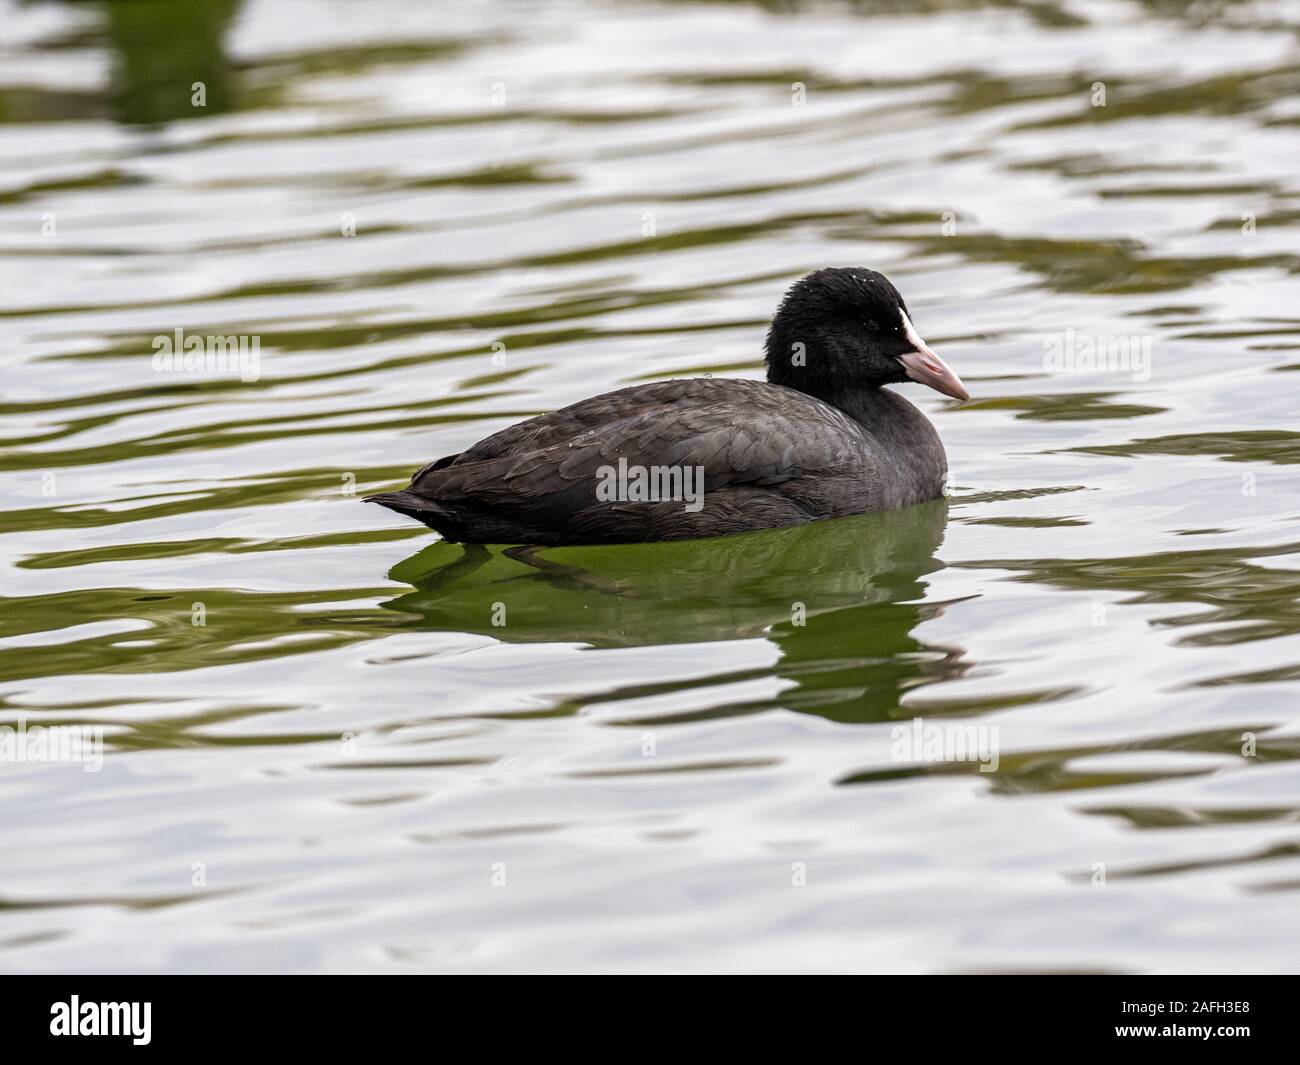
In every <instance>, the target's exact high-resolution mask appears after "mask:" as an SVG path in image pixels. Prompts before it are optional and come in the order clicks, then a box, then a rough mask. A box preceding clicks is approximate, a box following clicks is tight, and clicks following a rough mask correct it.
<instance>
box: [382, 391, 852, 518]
mask: <svg viewBox="0 0 1300 1065" xmlns="http://www.w3.org/2000/svg"><path fill="white" fill-rule="evenodd" d="M673 383H677V384H680V382H665V384H673ZM736 383H737V382H735V381H729V382H728V384H729V385H735V384H736ZM759 387H760V388H762V389H763V391H762V392H761V393H750V392H749V390H748V389H745V390H742V392H741V394H739V395H737V394H736V393H735V392H733V391H731V390H719V389H710V390H709V391H710V392H711V401H709V400H708V399H702V397H700V396H692V397H689V399H688V401H687V402H685V403H682V402H674V403H672V404H671V405H666V406H664V407H656V408H653V409H650V410H646V409H645V406H646V405H645V402H644V398H645V397H644V396H642V397H639V398H638V399H637V401H636V402H635V407H636V410H637V413H635V414H629V415H627V416H624V417H616V418H614V420H611V421H607V422H605V423H604V424H600V425H596V426H594V427H592V428H589V429H586V430H585V431H580V432H577V433H572V432H571V435H569V436H568V437H567V438H566V439H564V440H563V441H561V442H557V443H550V444H546V443H542V445H541V446H536V447H532V448H529V449H527V450H521V449H519V444H518V443H516V445H515V448H516V449H515V450H511V451H510V452H508V453H505V454H498V455H495V456H494V457H486V458H478V459H475V458H474V457H473V455H474V453H475V452H476V451H477V450H478V448H479V447H480V446H481V445H476V446H475V448H472V449H470V451H467V452H465V453H463V454H462V455H461V456H460V457H458V458H456V459H454V460H453V461H452V462H451V463H449V464H448V465H445V466H439V465H438V464H434V466H433V467H427V468H426V469H425V470H423V471H421V473H420V474H418V475H417V476H416V478H415V480H414V481H413V482H412V484H411V487H410V489H408V492H409V493H410V494H412V495H415V496H419V497H421V498H423V499H426V500H429V501H431V502H434V503H436V505H437V506H438V507H439V508H440V509H443V508H446V509H451V510H454V509H456V508H457V507H466V508H471V509H473V510H475V511H482V510H483V509H489V510H494V511H498V512H500V513H501V514H503V515H509V516H510V517H512V518H513V519H515V520H519V521H526V522H529V523H530V524H535V525H539V526H543V527H549V528H557V527H562V526H563V525H564V524H566V523H567V522H569V521H570V520H572V519H573V517H574V516H575V515H577V514H579V513H580V512H583V511H585V510H587V509H588V508H590V507H591V506H593V505H594V504H596V503H597V502H598V497H597V486H598V484H599V483H600V480H601V477H602V468H604V469H616V468H617V467H618V464H619V461H620V460H624V461H625V462H626V463H627V465H628V466H629V467H631V466H641V467H646V468H649V467H655V466H658V467H686V466H691V467H699V468H700V472H701V475H702V477H703V487H704V491H705V493H706V496H705V498H706V504H705V505H706V506H707V493H708V492H709V491H714V490H717V489H719V488H723V487H726V486H739V485H750V486H764V487H776V486H780V485H788V484H789V483H790V482H793V481H797V480H805V481H807V482H815V480H816V475H817V474H818V473H819V472H821V471H842V470H844V469H852V468H854V467H856V466H857V465H858V464H859V462H860V460H861V454H862V448H863V438H862V434H861V431H860V430H859V429H858V428H857V427H856V426H855V424H854V423H853V422H852V421H851V420H850V419H849V418H847V417H846V416H844V415H841V414H840V413H839V412H838V411H836V410H834V408H831V407H828V406H826V405H825V404H822V403H820V402H819V401H817V400H814V399H811V398H810V397H807V396H803V395H801V394H799V393H794V392H791V391H789V390H787V389H775V388H773V386H770V385H763V386H759ZM636 391H640V390H639V389H638V390H636ZM619 398H620V397H619V393H612V394H610V396H606V397H596V399H597V400H602V401H606V403H607V404H608V401H609V400H616V401H617V400H619ZM756 400H758V401H757V402H756ZM586 402H587V403H591V402H593V401H591V400H588V401H586ZM606 409H607V410H616V409H618V408H617V403H615V404H609V405H607V407H606ZM556 413H557V414H558V413H560V412H556ZM539 420H540V419H539ZM527 424H528V423H525V425H524V426H514V427H512V429H521V428H526V427H527ZM569 425H570V426H572V425H573V422H572V421H570V422H569ZM507 432H509V430H507ZM498 435H499V436H500V435H501V434H498ZM548 435H549V432H548V427H545V426H543V427H540V431H537V432H535V435H530V436H526V437H522V438H521V437H516V438H515V439H516V441H519V440H521V439H522V440H526V441H529V442H541V441H545V440H547V439H548ZM491 439H492V438H489V440H491ZM487 442H488V441H484V443H487ZM488 450H492V449H488Z"/></svg>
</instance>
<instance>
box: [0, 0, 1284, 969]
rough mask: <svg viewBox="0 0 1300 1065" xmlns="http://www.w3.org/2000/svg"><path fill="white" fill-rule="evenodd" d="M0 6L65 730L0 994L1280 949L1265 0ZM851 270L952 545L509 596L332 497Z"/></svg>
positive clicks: (7, 246)
mask: <svg viewBox="0 0 1300 1065" xmlns="http://www.w3.org/2000/svg"><path fill="white" fill-rule="evenodd" d="M0 20H2V24H3V25H4V28H5V29H4V34H3V39H2V40H0V330H2V331H0V336H2V337H3V357H4V373H3V377H2V378H0V410H2V412H3V421H2V422H0V425H2V426H3V429H2V431H0V439H2V443H3V451H2V452H0V567H3V569H2V572H3V598H2V599H0V721H3V723H4V724H6V725H9V726H11V727H13V728H15V729H16V728H17V727H19V726H20V725H22V726H23V727H25V728H28V729H30V728H32V727H33V726H36V725H43V726H51V725H83V726H87V725H100V726H102V727H103V729H104V737H105V742H106V750H105V752H104V759H103V765H102V769H101V770H100V771H99V772H98V773H90V772H83V771H82V767H81V766H79V765H76V764H63V763H56V764H34V763H30V762H21V763H19V762H13V761H10V762H8V763H6V764H3V765H0V796H2V797H3V803H4V809H5V817H4V820H3V824H2V825H0V852H2V853H3V854H4V860H3V863H0V969H4V970H11V971H13V970H18V971H40V970H61V969H90V970H123V969H125V970H136V969H140V970H155V969H163V970H168V971H263V970H273V971H283V970H288V971H340V970H368V971H395V972H408V971H421V970H440V969H451V970H469V971H480V970H482V971H492V970H500V969H521V968H522V969H548V970H557V969H558V970H572V969H582V970H587V969H599V970H641V969H652V970H663V969H669V970H681V969H687V970H696V969H710V970H712V969H725V970H887V971H909V972H910V971H915V972H968V971H989V970H995V971H1034V972H1039V971H1087V972H1097V971H1101V972H1152V971H1170V970H1176V971H1184V970H1193V971H1203V970H1229V971H1232V970H1263V971H1279V970H1286V971H1290V970H1295V969H1297V968H1300V965H1298V964H1297V956H1296V949H1295V944H1296V942H1297V937H1298V936H1300V905H1298V902H1300V825H1298V824H1297V822H1298V821H1300V799H1298V796H1300V761H1298V760H1297V759H1298V758H1300V728H1298V727H1297V726H1298V721H1297V717H1298V713H1300V701H1298V700H1300V611H1298V610H1297V602H1296V600H1297V594H1298V593H1300V529H1298V528H1297V514H1298V513H1300V465H1297V462H1298V461H1300V449H1298V448H1297V443H1298V440H1300V435H1298V434H1300V431H1298V430H1297V429H1296V426H1295V422H1296V414H1297V409H1300V378H1298V377H1297V371H1300V298H1298V297H1300V287H1298V286H1297V271H1298V269H1300V254H1298V249H1300V243H1298V238H1300V178H1298V177H1297V174H1300V102H1298V96H1297V90H1298V89H1300V50H1298V49H1297V43H1298V41H1297V38H1298V36H1300V32H1298V31H1300V10H1298V9H1297V7H1296V6H1295V5H1294V4H1291V3H1284V2H1281V0H1279V2H1275V3H1269V2H1263V3H1250V4H1236V3H1213V2H1210V3H1188V4H1184V3H1179V2H1176V0H1167V2H1158V0H1151V2H1148V3H1118V2H1116V3H1084V2H1070V0H1066V2H1057V0H1045V2H1034V3H1015V2H1007V3H1003V4H1000V5H997V6H993V7H990V8H987V9H980V8H979V7H977V6H976V5H974V4H967V3H962V2H958V0H951V2H944V0H938V2H935V3H930V4H925V5H916V4H901V3H900V4H892V3H887V2H882V3H867V2H863V3H858V4H850V3H824V4H820V3H819V4H809V5H807V6H806V7H805V6H802V5H799V4H797V3H772V4H769V5H761V4H745V3H730V4H694V3H662V4H651V3H631V2H629V3H613V2H606V3H602V2H598V0H590V2H580V3H567V4H564V3H548V4H540V3H523V2H509V3H507V2H498V3H483V2H476V3H463V4H451V3H439V4H437V5H433V4H429V5H423V4H414V3H412V4H396V3H382V2H369V3H366V4H359V3H358V4H348V3H330V2H325V0H312V2H290V0H284V2H278V0H245V2H242V3H241V2H239V0H205V2H197V0H187V2H186V3H184V4H181V3H161V2H160V3H140V2H125V3H102V4H101V3H76V4H73V3H67V4H64V3H15V2H14V0H0ZM196 83H202V85H201V88H197V87H196ZM199 91H201V92H202V93H203V94H204V97H205V98H204V99H203V100H202V101H201V102H202V104H203V106H201V107H198V106H195V104H194V94H195V93H196V92H199ZM353 230H354V231H355V235H346V234H348V233H351V232H352V231H353ZM844 264H852V265H864V266H871V267H874V268H876V269H879V270H881V271H883V272H885V273H886V274H888V275H889V276H890V277H891V278H892V279H893V280H894V281H895V282H896V283H897V284H898V286H899V288H900V289H901V290H902V292H903V293H904V295H905V296H906V297H907V299H908V302H909V304H910V307H911V309H912V311H913V316H914V318H915V320H916V322H917V324H918V326H919V328H920V329H921V331H922V332H923V333H924V335H925V336H926V337H927V338H928V339H929V340H930V342H931V343H932V344H933V346H934V347H935V348H936V349H937V350H939V351H940V352H941V353H942V354H943V355H944V356H945V357H946V358H947V359H948V361H949V362H950V363H951V364H952V365H953V366H954V367H955V368H956V369H957V370H958V372H959V373H960V374H961V375H962V377H963V378H964V380H965V381H966V383H967V385H968V386H969V387H970V390H971V392H972V393H973V395H974V397H975V398H974V399H973V401H972V402H970V403H968V404H965V405H959V404H956V403H953V402H951V401H948V400H946V399H944V398H943V397H941V396H938V395H937V394H934V393H928V392H927V393H925V394H921V392H920V390H919V389H917V388H915V387H913V386H907V387H905V388H904V391H905V392H906V394H907V395H908V396H909V398H912V399H913V400H914V401H915V402H917V403H918V404H920V405H922V407H923V408H924V410H925V411H926V413H927V414H928V415H929V416H930V417H931V418H932V419H933V421H934V422H935V424H936V425H937V427H938V429H939V431H940V433H941V434H942V436H943V438H944V440H945V442H946V445H947V448H948V453H949V456H950V462H951V466H952V475H953V481H954V490H953V493H952V496H951V498H950V499H949V500H948V501H947V502H946V503H945V502H939V503H936V504H931V505H927V506H925V507H921V508H915V509H913V510H910V511H904V512H898V513H894V514H888V515H875V516H864V517H861V518H849V519H844V520H842V521H836V522H828V523H822V524H819V525H815V526H809V527H804V528H799V529H793V530H784V531H776V532H771V533H763V534H757V535H753V536H748V537H739V538H731V539H725V540H719V541H706V542H699V543H678V544H666V545H644V546H633V547H620V548H599V549H597V548H590V549H584V548H566V549H555V550H545V551H543V552H542V554H541V555H540V556H539V564H537V565H530V564H528V562H527V561H519V560H517V559H515V558H510V557H506V556H505V555H504V554H502V550H501V549H500V548H492V549H491V550H490V551H486V550H483V549H478V550H474V551H466V550H465V549H462V548H461V547H460V546H457V545H451V544H445V543H441V542H439V540H438V538H437V537H436V536H435V535H434V534H432V533H430V532H429V531H428V530H426V529H424V528H423V527H419V526H415V525H413V524H410V523H407V522H405V521H403V520H402V519H401V518H399V517H398V516H397V515H394V514H391V513H389V512H387V511H383V510H381V509H379V508H376V507H368V506H363V505H362V504H361V503H360V502H359V497H360V495H362V494H364V493H365V492H366V491H370V490H378V489H387V488H392V487H397V486H400V485H401V484H404V483H405V480H406V477H407V475H409V473H410V472H411V471H412V470H413V469H415V468H416V467H418V466H420V465H422V464H423V463H424V462H426V461H428V460H430V459H432V458H435V457H437V456H439V455H444V454H448V453H451V452H455V451H457V450H460V449H461V448H463V447H464V446H466V445H468V444H470V443H472V442H473V441H475V440H476V439H478V438H479V437H481V436H483V435H486V434H487V433H488V432H491V431H494V430H496V429H499V428H501V427H503V426H504V425H506V424H508V423H510V422H511V421H513V420H516V419H518V418H520V417H523V416H526V415H530V414H534V413H538V412H542V411H546V410H550V409H553V408H556V407H559V406H562V405H563V404H566V403H569V402H572V401H574V400H577V399H580V398H582V397H584V396H587V395H590V394H593V393H595V392H598V391H602V390H606V389H610V388H614V387H617V386H620V385H625V384H629V383H634V382H637V381H644V380H649V379H652V378H659V377H670V376H679V375H692V374H696V375H697V374H702V373H713V374H732V375H743V376H758V375H759V374H760V372H761V367H760V359H759V356H760V345H761V339H762V334H763V330H764V328H765V324H766V320H767V318H768V316H769V315H770V313H771V311H772V309H773V307H774V305H775V302H776V300H777V299H778V297H779V295H780V294H781V292H782V291H783V290H784V288H785V287H786V286H787V285H788V284H789V283H790V281H792V280H793V279H794V278H795V277H797V276H799V275H800V274H802V273H804V272H806V271H808V270H810V269H813V268H816V267H820V266H826V265H844ZM178 328H179V329H182V330H184V332H185V334H189V335H198V336H207V335H232V336H233V335H246V336H256V337H259V338H260V345H261V346H260V360H259V361H258V363H257V364H256V366H249V367H246V369H247V370H249V371H251V372H245V373H244V374H242V375H241V374H240V373H237V372H234V373H232V372H213V373H206V374H195V373H185V372H166V371H163V370H159V369H156V368H155V360H154V351H155V347H154V345H155V338H156V337H158V336H160V335H162V336H170V335H174V334H173V331H174V330H176V329H178ZM1111 336H1116V337H1135V338H1137V339H1136V341H1135V342H1134V343H1135V345H1136V346H1135V347H1134V348H1133V349H1132V350H1133V351H1134V352H1137V353H1139V354H1141V353H1142V352H1144V351H1149V353H1150V362H1149V365H1139V364H1138V363H1134V362H1133V361H1132V360H1131V359H1130V360H1129V362H1128V364H1126V365H1119V364H1118V362H1117V363H1116V364H1114V365H1102V366H1099V367H1093V368H1089V366H1088V365H1086V364H1084V365H1079V364H1077V363H1070V362H1068V361H1067V360H1065V359H1056V358H1055V356H1054V353H1055V352H1057V351H1064V350H1065V347H1064V346H1065V345H1066V344H1073V345H1075V347H1074V349H1073V350H1075V351H1076V352H1077V351H1079V350H1082V349H1081V348H1080V347H1079V344H1080V343H1081V342H1086V343H1094V342H1096V338H1098V337H1103V338H1104V337H1111ZM497 604H500V605H501V606H500V608H498V606H497ZM795 604H803V606H802V611H803V612H806V617H804V616H799V614H800V612H799V611H796V609H795ZM499 610H501V611H504V619H503V620H504V621H505V624H504V625H498V624H494V621H496V620H502V619H500V618H498V611H499ZM800 622H803V623H800ZM918 717H920V718H922V719H923V723H926V724H929V723H948V724H961V725H975V726H987V727H989V728H992V729H996V732H995V733H990V735H996V737H997V738H998V742H999V745H1000V759H999V762H998V766H997V769H996V771H994V772H981V771H980V770H979V766H978V765H976V764H974V763H970V762H962V763H954V762H924V761H912V760H910V758H909V760H904V761H900V760H899V758H898V757H896V754H897V752H896V750H895V746H896V745H895V743H894V740H893V738H892V731H891V730H892V729H893V728H894V726H895V724H896V723H899V722H911V721H912V720H913V719H915V718H918ZM1103 880H1104V884H1103Z"/></svg>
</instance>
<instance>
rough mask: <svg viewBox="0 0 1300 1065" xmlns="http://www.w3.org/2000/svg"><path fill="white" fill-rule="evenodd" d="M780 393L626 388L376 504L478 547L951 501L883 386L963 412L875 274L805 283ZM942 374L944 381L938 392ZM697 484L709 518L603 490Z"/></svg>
mask: <svg viewBox="0 0 1300 1065" xmlns="http://www.w3.org/2000/svg"><path fill="white" fill-rule="evenodd" d="M767 368H768V380H767V381H766V382H761V381H748V380H741V379H734V378H692V379H686V380H675V381H662V382H656V383H653V384H644V385H636V386H633V387H631V388H623V389H619V390H618V391H615V392H608V393H605V394H604V395H600V396H594V397H592V398H590V399H585V400H582V401H581V402H579V403H575V404H572V405H571V406H568V407H564V408H562V409H560V410H557V411H553V412H552V413H550V414H544V415H541V416H540V417H537V418H531V419H529V420H527V421H524V422H519V423H517V424H515V425H512V426H509V427H508V428H506V429H503V430H501V431H500V432H498V433H494V434H493V435H491V436H489V437H486V438H485V439H483V440H480V441H479V442H478V443H476V444H474V445H473V446H471V447H469V448H467V449H466V450H465V451H462V452H460V453H459V454H456V455H449V456H446V457H444V458H441V459H438V460H437V461H436V462H433V463H430V464H429V465H428V466H425V467H424V468H423V469H421V470H419V471H418V472H417V473H416V474H415V475H414V477H413V478H412V479H411V484H410V485H409V486H408V487H407V488H405V489H403V490H402V491H400V492H386V493H381V494H379V495H373V496H370V497H368V499H367V501H368V502H374V503H380V504H382V505H383V506H386V507H388V508H389V509H391V510H395V511H397V512H398V513H400V514H404V515H407V516H409V517H412V518H415V519H416V520H417V521H422V522H424V524H426V525H428V526H430V527H431V528H434V529H436V530H437V531H438V532H440V533H442V535H443V536H444V537H446V538H447V539H449V540H456V541H463V542H474V543H530V544H543V545H553V544H594V543H621V542H634V541H650V540H678V539H690V538H695V537H706V536H721V535H726V534H729V533H737V532H747V531H751V530H754V529H763V528H772V527H776V526H785V525H796V524H801V523H803V522H807V521H814V520H817V519H819V518H829V517H837V516H841V515H845V514H857V513H863V512H866V511H874V510H887V509H893V508H896V507H903V506H909V505H911V504H914V503H920V502H923V501H925V500H928V499H934V498H936V497H938V496H940V495H941V494H942V493H943V485H944V479H945V476H946V471H947V460H946V457H945V455H944V450H943V445H942V443H941V442H940V440H939V437H938V434H937V433H936V432H935V430H934V427H933V426H932V425H931V424H930V422H929V421H928V420H927V419H926V418H925V416H924V415H923V414H921V412H920V411H918V410H917V409H916V408H915V407H914V406H912V405H911V404H910V403H908V402H907V400H905V399H903V398H902V397H901V396H899V395H898V394H897V393H895V392H892V391H890V390H888V389H884V388H882V387H881V386H882V385H884V384H886V383H891V382H895V381H902V380H905V379H906V378H907V377H909V376H910V377H913V378H914V379H917V380H924V381H925V383H927V384H932V385H933V386H934V387H938V388H940V389H941V390H942V391H945V392H948V393H949V394H951V395H959V396H961V397H963V398H964V396H965V392H964V389H962V388H961V384H960V382H959V381H957V379H956V377H955V376H954V375H952V373H951V371H950V370H947V367H945V366H944V365H943V363H942V361H940V360H939V359H938V357H937V356H935V355H934V353H933V352H931V351H930V350H929V349H928V348H927V347H925V345H924V342H923V341H921V340H920V338H919V337H917V336H916V334H915V330H914V329H913V328H912V327H911V323H910V319H909V318H908V315H907V312H906V307H905V305H904V304H903V302H902V297H900V296H899V295H898V293H897V291H896V290H895V289H894V287H893V285H891V284H890V283H889V281H888V280H886V279H885V278H884V277H883V276H882V275H880V274H877V273H874V272H872V271H868V270H856V269H836V270H821V271H818V272H817V273H815V274H810V275H809V276H808V277H806V278H804V279H803V280H801V281H799V282H798V283H796V284H795V285H794V286H793V287H792V289H791V290H790V292H789V293H787V295H786V297H785V299H784V300H783V301H782V303H781V306H780V308H779V310H778V312H777V315H776V317H775V319H774V320H773V323H772V327H771V329H770V331H769V333H768V339H767ZM928 376H932V377H934V378H935V380H927V379H926V378H927V377H928ZM620 462H621V463H622V465H623V468H625V469H638V468H639V469H643V470H650V469H655V470H666V469H678V470H680V469H690V470H698V471H699V477H700V479H701V481H702V485H700V487H702V493H700V494H699V496H698V498H697V499H696V500H695V502H696V504H697V505H696V506H691V505H689V501H688V500H685V499H683V498H681V497H678V498H672V499H666V498H660V499H657V500H654V501H642V500H640V499H638V498H637V497H636V495H635V492H632V493H627V494H626V495H625V496H621V497H619V498H613V499H611V498H609V497H608V493H606V494H605V495H604V496H602V495H601V494H600V492H599V491H598V485H599V484H600V483H601V481H602V479H604V480H606V481H608V479H609V477H610V471H611V470H615V469H618V468H619V467H620Z"/></svg>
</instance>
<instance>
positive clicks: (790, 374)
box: [767, 267, 970, 400]
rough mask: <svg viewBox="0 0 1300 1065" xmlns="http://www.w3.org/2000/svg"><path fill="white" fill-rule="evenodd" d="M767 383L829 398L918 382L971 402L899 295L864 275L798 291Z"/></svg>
mask: <svg viewBox="0 0 1300 1065" xmlns="http://www.w3.org/2000/svg"><path fill="white" fill-rule="evenodd" d="M767 379H768V380H769V381H771V382H772V383H773V384H777V385H787V386H789V387H790V388H797V389H799V391H801V392H808V393H811V394H812V395H815V396H822V397H829V396H836V395H842V394H844V393H845V392H847V391H852V390H854V389H863V388H879V387H880V386H881V385H887V384H892V383H896V382H901V381H907V380H912V381H918V382H920V383H921V384H923V385H929V386H930V387H931V388H933V389H936V390H937V391H939V392H942V393H943V394H944V395H945V396H952V397H953V398H954V399H963V400H964V399H970V393H969V392H967V391H966V387H965V386H964V385H963V384H962V383H961V380H960V379H959V378H958V377H957V375H956V374H955V373H953V372H952V370H950V369H949V368H948V366H947V365H946V364H945V363H944V361H943V360H942V359H941V358H939V356H938V355H936V354H935V353H934V352H933V351H931V350H930V348H929V347H928V346H927V344H926V343H925V341H924V340H922V339H921V337H920V335H919V334H918V333H917V331H916V329H915V327H914V326H913V325H912V317H911V315H910V314H908V311H907V304H905V303H904V302H903V297H902V296H900V295H899V294H898V289H896V288H894V286H893V285H892V284H890V283H889V279H888V278H887V277H885V275H884V274H878V273H876V272H875V271H874V270H863V269H858V268H856V267H835V268H833V269H827V270H818V271H817V272H816V273H812V274H809V275H808V276H807V277H805V278H802V279H801V280H799V281H796V282H795V283H794V285H792V286H791V288H790V291H789V292H787V293H786V294H785V298H784V299H783V300H782V301H781V306H780V307H779V308H777V312H776V317H775V318H773V319H772V327H771V328H770V329H769V330H768V332H767Z"/></svg>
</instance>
